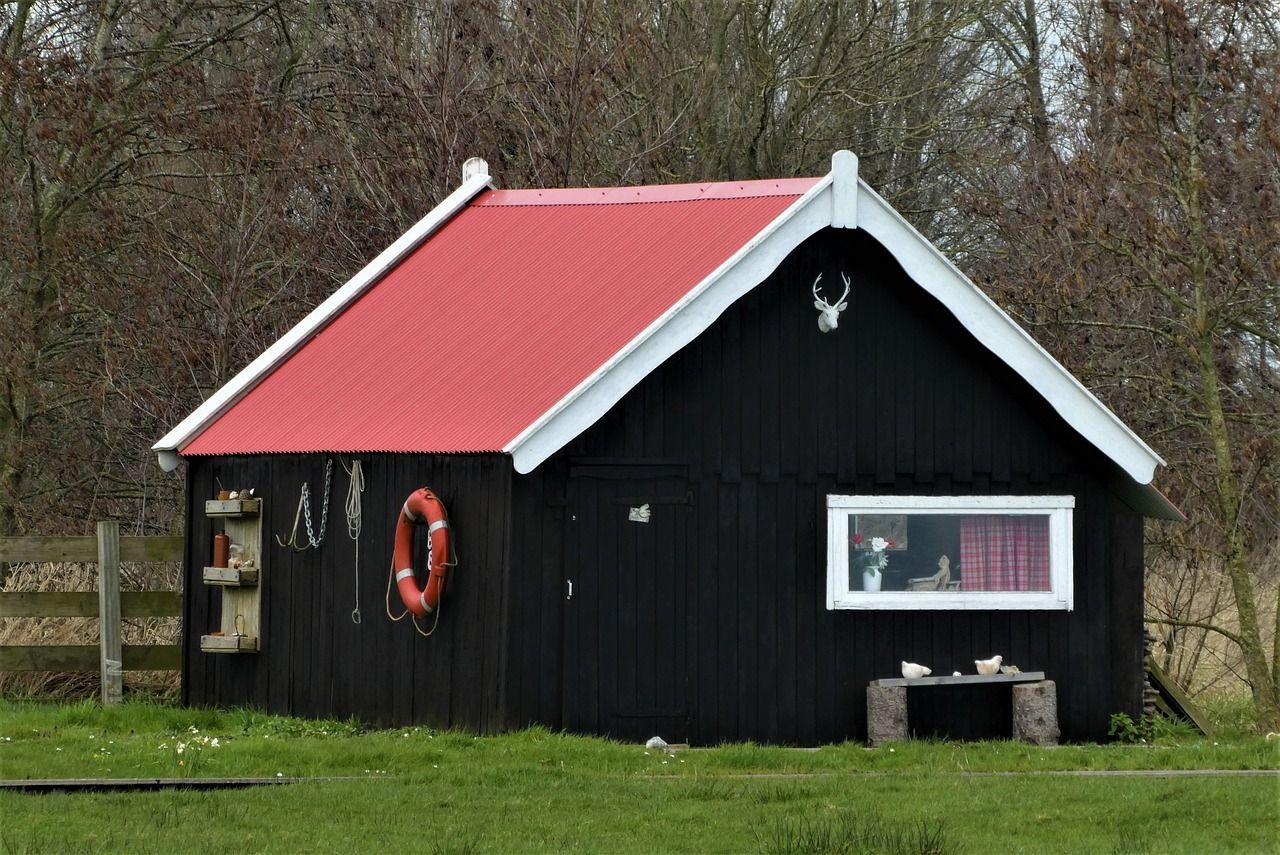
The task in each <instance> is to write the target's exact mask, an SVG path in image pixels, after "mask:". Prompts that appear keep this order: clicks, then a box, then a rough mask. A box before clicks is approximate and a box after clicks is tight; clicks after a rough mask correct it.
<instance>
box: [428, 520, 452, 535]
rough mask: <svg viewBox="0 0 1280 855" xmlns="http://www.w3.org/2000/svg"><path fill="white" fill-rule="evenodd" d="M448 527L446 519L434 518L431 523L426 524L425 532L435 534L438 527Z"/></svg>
mask: <svg viewBox="0 0 1280 855" xmlns="http://www.w3.org/2000/svg"><path fill="white" fill-rule="evenodd" d="M448 527H449V521H448V520H436V521H435V522H433V523H432V524H431V525H429V526H427V534H435V533H436V532H437V531H439V530H440V529H442V528H448Z"/></svg>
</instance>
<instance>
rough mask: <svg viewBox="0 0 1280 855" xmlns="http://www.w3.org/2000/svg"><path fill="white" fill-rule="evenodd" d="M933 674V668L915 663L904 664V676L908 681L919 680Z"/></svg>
mask: <svg viewBox="0 0 1280 855" xmlns="http://www.w3.org/2000/svg"><path fill="white" fill-rule="evenodd" d="M932 673H933V669H932V668H926V667H924V666H923V665H917V664H916V663H914V662H903V663H902V676H904V677H906V678H907V679H908V680H916V679H919V678H920V677H928V676H929V675H930V674H932Z"/></svg>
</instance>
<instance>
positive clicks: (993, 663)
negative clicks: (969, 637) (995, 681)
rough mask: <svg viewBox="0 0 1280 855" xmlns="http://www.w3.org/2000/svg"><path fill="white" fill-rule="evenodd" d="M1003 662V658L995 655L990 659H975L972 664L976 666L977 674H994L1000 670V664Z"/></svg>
mask: <svg viewBox="0 0 1280 855" xmlns="http://www.w3.org/2000/svg"><path fill="white" fill-rule="evenodd" d="M1003 661H1004V657H1003V656H1001V655H999V654H996V655H995V656H992V657H991V658H990V659H975V660H973V664H974V665H976V666H977V668H978V673H979V674H994V673H996V672H997V671H999V670H1000V663H1001V662H1003Z"/></svg>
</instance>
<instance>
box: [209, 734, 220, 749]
mask: <svg viewBox="0 0 1280 855" xmlns="http://www.w3.org/2000/svg"><path fill="white" fill-rule="evenodd" d="M209 746H210V747H212V748H217V747H218V737H216V736H215V737H214V738H213V741H212V742H210V743H209Z"/></svg>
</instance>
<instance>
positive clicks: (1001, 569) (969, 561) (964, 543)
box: [960, 516, 1049, 591]
mask: <svg viewBox="0 0 1280 855" xmlns="http://www.w3.org/2000/svg"><path fill="white" fill-rule="evenodd" d="M960 588H961V590H964V591H1047V590H1049V518H1048V517H1045V516H1023V517H1017V516H984V517H964V518H963V519H961V520H960Z"/></svg>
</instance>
